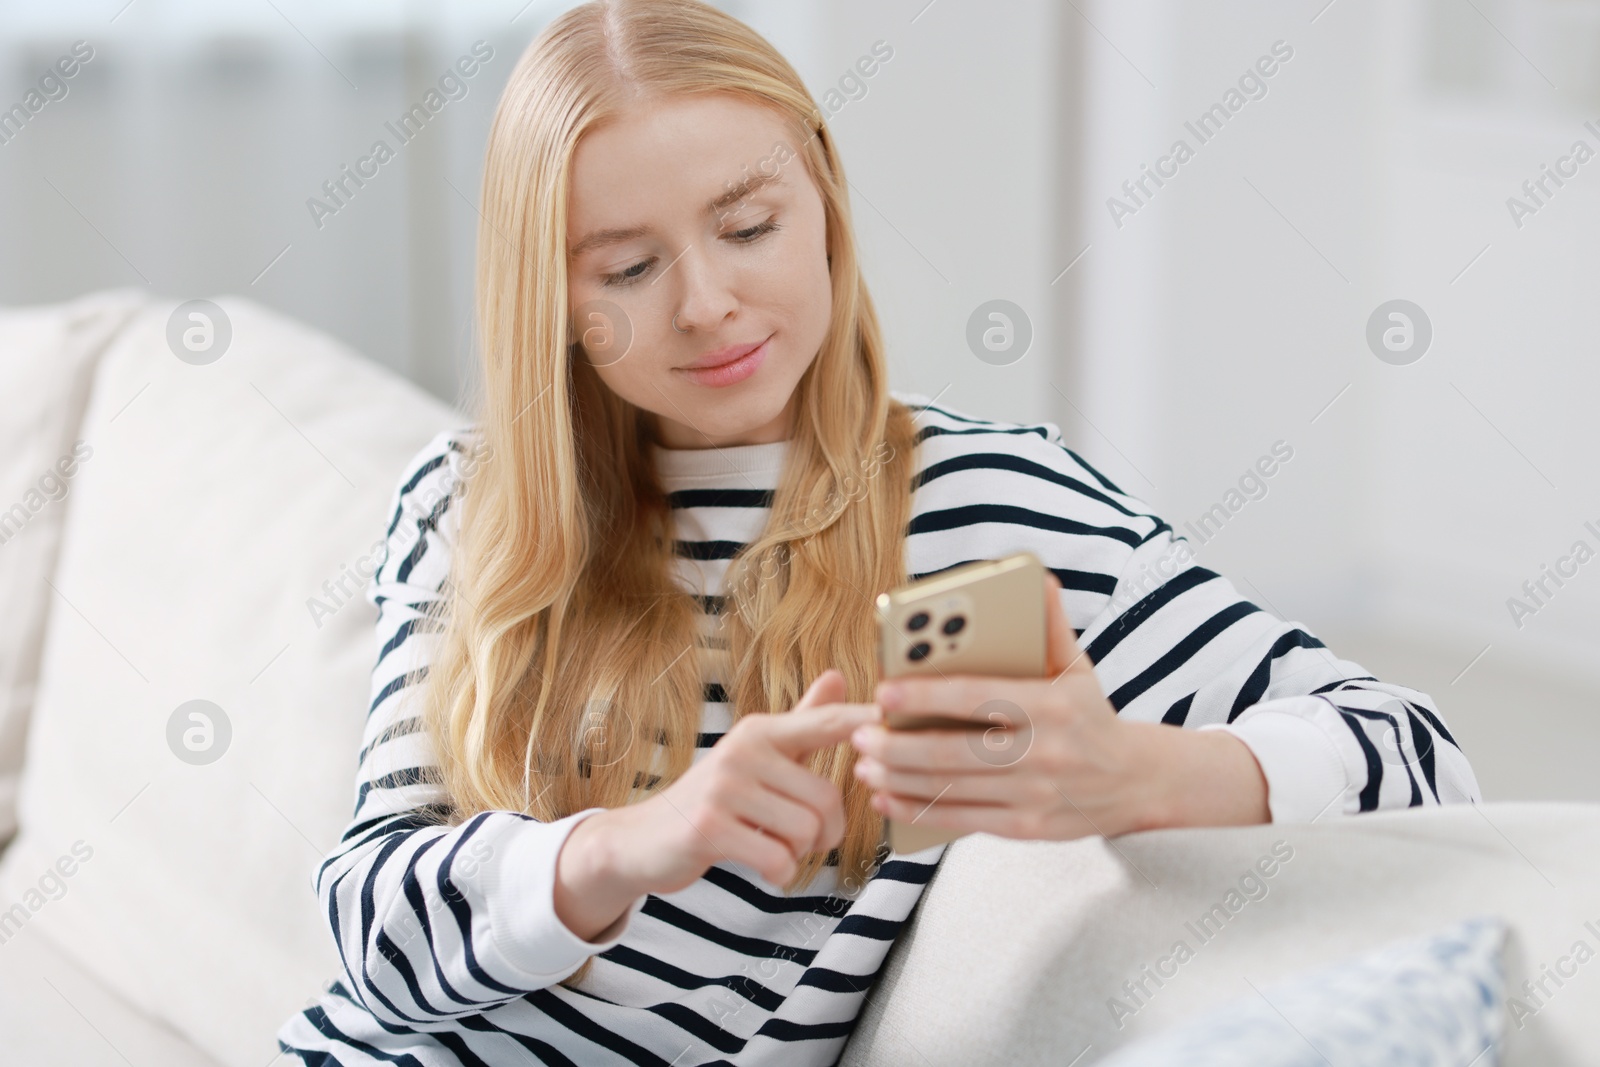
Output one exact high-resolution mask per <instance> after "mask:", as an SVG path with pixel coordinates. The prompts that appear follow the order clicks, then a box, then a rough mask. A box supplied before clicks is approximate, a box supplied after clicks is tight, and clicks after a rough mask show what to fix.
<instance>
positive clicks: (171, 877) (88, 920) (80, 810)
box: [0, 297, 465, 1067]
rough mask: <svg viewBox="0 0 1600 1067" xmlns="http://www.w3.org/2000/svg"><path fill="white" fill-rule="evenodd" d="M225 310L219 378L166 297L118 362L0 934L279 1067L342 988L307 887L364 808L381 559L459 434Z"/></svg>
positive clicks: (36, 718)
mask: <svg viewBox="0 0 1600 1067" xmlns="http://www.w3.org/2000/svg"><path fill="white" fill-rule="evenodd" d="M216 302H217V304H219V305H220V306H221V307H222V309H224V313H225V315H226V316H227V318H228V319H229V320H230V321H231V339H230V340H229V342H228V347H227V349H226V350H225V351H224V352H222V354H221V356H220V358H216V359H214V360H211V361H207V360H204V359H201V360H196V359H194V358H193V355H192V354H188V358H182V359H180V358H178V356H177V355H176V354H175V349H174V347H171V346H170V345H171V344H176V345H179V346H181V336H182V333H181V329H180V331H179V332H178V333H177V334H176V336H177V337H178V338H179V340H178V341H176V342H170V343H169V337H172V336H174V334H173V333H172V332H171V331H169V320H170V319H171V317H172V314H173V311H174V310H175V308H176V307H177V306H178V304H177V302H176V301H161V302H155V303H152V305H151V306H150V307H149V308H147V309H146V310H145V311H144V312H142V313H141V314H140V315H139V316H138V317H137V318H136V319H134V320H133V321H132V322H130V323H129V325H128V326H127V327H126V329H125V330H124V331H123V333H122V335H121V336H120V337H119V339H118V341H117V343H116V344H115V345H114V346H113V347H112V348H111V350H109V351H108V352H107V353H106V354H105V356H104V357H103V359H102V361H101V366H100V370H99V373H98V375H97V376H96V379H95V382H94V390H93V395H92V398H91V400H90V404H89V408H88V411H87V414H86V417H85V421H84V426H83V429H82V430H81V431H80V436H82V437H83V438H85V439H86V440H87V441H88V442H89V443H91V444H92V445H93V447H94V450H95V452H94V459H93V461H92V462H90V463H88V464H85V465H84V466H83V468H82V470H81V473H80V474H79V475H78V477H77V479H76V481H75V485H74V489H73V497H72V503H73V508H72V511H71V515H70V519H69V521H68V523H67V528H66V530H65V534H64V537H63V540H62V547H61V558H60V561H59V564H58V567H57V572H56V576H55V578H54V583H55V585H56V587H57V588H58V589H59V590H60V592H61V598H62V599H63V600H64V601H65V602H67V603H68V604H70V609H69V610H62V611H54V612H52V613H51V615H50V619H49V623H48V628H47V631H46V635H45V648H44V654H43V664H42V670H41V678H40V684H39V691H38V698H37V701H36V705H35V708H34V714H33V722H32V727H31V732H30V736H29V739H28V748H27V762H26V767H25V771H24V774H23V779H22V787H21V795H20V803H19V814H20V821H21V829H20V832H19V834H18V837H17V840H16V841H15V842H14V844H13V846H12V848H11V849H9V850H8V852H7V854H6V856H5V857H4V860H3V862H0V924H5V923H6V922H7V919H8V917H9V923H10V925H12V926H15V925H16V924H19V923H21V924H25V925H26V926H29V927H33V926H37V927H38V928H39V930H40V931H41V932H42V933H45V934H46V935H47V936H49V938H50V939H51V940H52V941H53V942H55V943H56V944H58V945H60V946H61V947H62V949H63V950H64V951H66V952H67V953H69V954H70V955H71V956H73V957H74V958H75V959H77V960H78V961H79V962H80V963H82V964H83V966H84V967H85V969H86V970H88V971H90V972H91V973H93V974H94V975H95V976H96V977H97V978H98V979H99V980H100V981H101V982H102V983H103V984H104V985H105V986H106V987H107V988H108V989H109V990H111V991H112V992H113V993H115V994H116V995H118V996H120V997H122V998H123V999H124V1000H126V1001H127V1002H128V1003H130V1004H132V1005H135V1006H136V1007H138V1008H140V1009H142V1010H144V1011H145V1012H147V1013H148V1014H149V1015H150V1016H151V1017H152V1018H153V1019H156V1020H159V1021H163V1022H165V1023H166V1024H168V1025H170V1026H171V1027H172V1028H173V1029H174V1030H176V1031H177V1032H179V1033H181V1034H183V1035H185V1036H186V1037H187V1038H189V1039H190V1040H191V1041H193V1042H194V1043H195V1044H196V1045H197V1046H199V1047H200V1048H201V1049H202V1050H204V1051H205V1052H206V1053H207V1054H209V1055H210V1056H212V1057H214V1058H215V1059H216V1060H218V1061H219V1062H221V1063H224V1064H230V1065H239V1067H261V1065H262V1064H265V1063H267V1062H268V1061H269V1060H270V1059H271V1058H272V1057H273V1055H274V1053H275V1051H276V1045H275V1042H274V1039H273V1034H274V1032H275V1031H276V1029H277V1027H278V1026H279V1024H281V1023H282V1021H283V1020H284V1019H285V1018H287V1017H288V1016H289V1015H290V1014H292V1013H293V1012H295V1011H297V1010H299V1009H300V1008H301V1007H303V1006H304V1004H305V1003H306V1002H307V1000H308V998H309V997H310V996H311V995H313V994H315V993H317V992H318V991H319V989H320V987H321V986H322V985H324V984H325V983H326V982H327V981H328V980H329V979H331V978H333V977H334V976H335V975H336V974H337V973H338V964H337V959H336V956H335V954H334V952H333V943H332V938H331V936H330V934H329V932H328V930H327V928H326V922H325V919H324V918H323V917H322V916H321V915H320V914H319V910H318V907H317V904H316V900H315V897H314V895H313V893H312V889H311V880H310V878H311V872H312V869H313V868H314V866H315V865H316V864H317V863H318V861H319V860H320V858H321V857H322V855H323V854H324V853H325V852H327V851H329V850H330V849H331V848H332V847H333V845H334V843H335V841H336V839H337V837H338V834H339V833H340V831H341V830H342V828H343V825H344V823H345V822H346V820H347V819H348V817H349V813H350V810H351V804H352V801H353V797H354V792H353V783H354V772H355V762H356V751H357V748H358V744H359V742H358V739H359V735H360V731H361V727H362V724H363V721H364V718H365V712H366V702H367V686H368V676H369V672H370V670H371V666H372V663H373V660H374V658H375V656H376V651H377V650H376V648H375V647H374V640H375V639H374V621H375V620H374V618H373V612H372V609H371V606H370V605H368V604H367V603H366V601H365V599H364V597H363V596H361V595H360V594H361V590H362V587H363V579H362V576H361V574H360V573H359V572H360V570H361V569H362V567H363V562H362V561H363V559H365V560H367V561H368V564H371V563H374V562H375V559H374V549H375V548H376V547H377V546H376V544H375V543H376V542H380V541H381V539H382V537H383V531H384V528H385V525H386V520H387V510H388V508H389V507H390V506H391V505H390V497H391V496H392V494H393V491H394V485H395V478H396V476H397V473H398V472H399V471H400V470H401V469H402V468H403V467H404V465H405V462H406V461H407V460H408V459H410V458H411V457H412V456H413V455H415V453H416V451H417V450H418V449H419V448H421V447H422V445H423V443H424V442H426V441H427V440H428V439H429V438H430V437H432V436H433V435H434V434H435V433H437V432H438V431H439V430H440V429H443V428H446V427H447V426H452V425H457V424H460V423H462V422H464V421H465V420H464V419H461V418H459V417H458V415H457V414H456V413H455V412H453V411H452V410H451V409H450V408H449V407H448V406H447V405H445V404H442V403H440V402H438V401H437V400H434V399H433V398H431V397H429V396H427V395H425V394H423V393H422V392H421V391H420V390H418V389H417V388H415V387H414V386H412V385H410V384H409V383H407V382H405V381H403V380H401V379H399V378H397V377H396V376H395V375H393V374H391V373H390V372H388V371H386V370H384V369H382V368H380V367H378V366H376V365H375V364H372V363H369V362H367V361H365V360H362V359H360V358H358V357H357V356H355V355H354V354H353V353H351V352H350V351H348V350H347V349H345V348H344V347H343V346H341V345H339V344H337V343H335V342H333V341H332V340H331V339H329V338H327V337H325V336H323V335H321V334H319V333H317V332H316V331H314V330H311V329H309V328H306V327H304V326H301V325H298V324H296V323H295V322H293V321H292V320H289V319H287V318H284V317H283V316H280V315H278V314H275V313H273V312H271V311H269V310H268V309H266V308H264V307H262V306H260V305H258V304H256V303H254V302H252V301H249V300H245V299H241V298H236V297H218V298H216ZM178 325H179V326H180V327H182V328H188V325H187V320H184V321H180V322H179V323H178ZM217 325H220V322H219V323H217ZM215 336H217V337H221V336H223V331H221V330H220V329H219V330H218V331H217V333H216V335H215ZM196 701H200V702H204V703H201V704H195V703H193V702H196ZM197 711H198V712H199V713H200V715H201V717H200V718H195V717H194V715H195V714H196V713H197ZM85 852H87V853H89V855H88V856H84V855H83V853H85ZM52 871H55V872H58V873H57V874H56V875H55V876H53V877H52V876H51V872H52ZM44 878H48V879H49V885H48V887H47V888H45V889H44V890H43V891H41V889H40V883H41V879H44ZM57 890H59V891H57ZM17 907H20V908H21V910H20V911H18V910H17ZM6 908H11V909H12V910H11V911H9V912H8V911H4V910H3V909H6ZM6 932H8V931H6V930H4V929H0V933H6Z"/></svg>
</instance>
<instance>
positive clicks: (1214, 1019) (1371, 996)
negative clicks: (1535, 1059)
mask: <svg viewBox="0 0 1600 1067" xmlns="http://www.w3.org/2000/svg"><path fill="white" fill-rule="evenodd" d="M1505 940H1506V925H1505V923H1504V922H1503V921H1501V920H1500V919H1498V918H1496V917H1494V916H1479V917H1476V918H1472V919H1468V920H1466V921H1464V922H1460V923H1456V924H1455V925H1453V926H1451V927H1449V928H1448V929H1446V930H1443V931H1441V932H1439V933H1437V934H1433V935H1432V936H1429V937H1421V938H1412V939H1410V940H1406V941H1401V942H1398V943H1396V944H1392V945H1388V946H1386V947H1384V948H1383V949H1380V950H1379V951H1376V952H1369V953H1367V954H1365V955H1362V956H1357V957H1355V958H1353V959H1347V960H1343V961H1341V962H1339V963H1336V964H1333V965H1332V966H1328V967H1322V968H1319V969H1317V970H1314V971H1311V972H1309V973H1304V974H1299V975H1295V976H1294V977H1292V978H1288V979H1285V980H1283V981H1280V982H1277V983H1274V984H1272V985H1269V986H1267V987H1266V988H1265V989H1261V990H1258V991H1256V992H1255V993H1254V994H1246V995H1245V996H1244V997H1242V998H1241V999H1239V1000H1235V1001H1232V1002H1231V1003H1229V1004H1226V1005H1223V1006H1222V1007H1220V1008H1218V1009H1216V1010H1215V1011H1214V1012H1211V1013H1209V1014H1207V1015H1205V1016H1202V1017H1201V1018H1199V1019H1196V1020H1194V1021H1193V1022H1190V1023H1188V1024H1186V1025H1184V1026H1179V1027H1176V1028H1174V1029H1172V1030H1169V1031H1167V1032H1166V1033H1163V1034H1160V1035H1157V1036H1155V1037H1148V1038H1145V1039H1144V1040H1142V1041H1135V1042H1134V1043H1133V1044H1131V1045H1127V1046H1126V1047H1124V1048H1122V1049H1121V1050H1119V1051H1118V1052H1117V1053H1116V1054H1115V1055H1113V1056H1110V1057H1107V1058H1106V1059H1105V1060H1104V1061H1103V1062H1104V1065H1105V1067H1233V1065H1234V1064H1241V1063H1248V1064H1251V1065H1252V1067H1322V1065H1324V1064H1329V1063H1359V1064H1362V1065H1363V1067H1465V1065H1467V1064H1472V1065H1474V1067H1497V1065H1498V1064H1499V1063H1501V1056H1500V1043H1501V1040H1502V1038H1503V1036H1504V1034H1505V1009H1504V1007H1503V1006H1502V1003H1501V1002H1502V1001H1503V1000H1504V999H1505V992H1506V990H1505V967H1504V964H1503V963H1502V962H1501V958H1500V954H1501V951H1502V949H1503V948H1504V945H1505Z"/></svg>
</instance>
